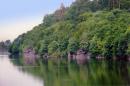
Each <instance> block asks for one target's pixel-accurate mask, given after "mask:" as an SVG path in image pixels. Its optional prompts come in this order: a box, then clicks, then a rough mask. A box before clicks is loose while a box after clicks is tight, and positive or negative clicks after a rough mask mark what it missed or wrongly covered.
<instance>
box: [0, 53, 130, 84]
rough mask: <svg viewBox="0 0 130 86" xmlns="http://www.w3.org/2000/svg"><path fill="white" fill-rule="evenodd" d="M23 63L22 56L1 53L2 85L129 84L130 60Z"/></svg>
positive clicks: (0, 77)
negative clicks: (14, 56)
mask: <svg viewBox="0 0 130 86" xmlns="http://www.w3.org/2000/svg"><path fill="white" fill-rule="evenodd" d="M36 63H37V64H36V65H28V64H25V63H24V60H23V59H22V58H21V57H16V58H11V59H10V58H9V57H8V55H0V86H97V85H99V86H104V85H108V86H111V85H114V86H115V85H120V86H124V85H130V63H129V62H123V61H121V62H115V61H114V62H113V61H90V62H88V63H87V64H86V65H77V64H76V63H70V64H68V63H66V62H60V63H55V62H52V61H48V62H44V61H41V60H39V61H37V62H36Z"/></svg>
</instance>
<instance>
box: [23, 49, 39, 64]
mask: <svg viewBox="0 0 130 86" xmlns="http://www.w3.org/2000/svg"><path fill="white" fill-rule="evenodd" d="M23 54H24V61H25V63H26V64H35V61H36V59H37V55H36V53H35V51H34V49H33V48H27V49H25V50H24V53H23Z"/></svg>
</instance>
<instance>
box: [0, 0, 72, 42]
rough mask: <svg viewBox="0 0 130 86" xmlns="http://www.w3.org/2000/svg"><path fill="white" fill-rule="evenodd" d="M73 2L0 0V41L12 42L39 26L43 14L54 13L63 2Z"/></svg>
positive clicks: (64, 0) (68, 2) (70, 0)
mask: <svg viewBox="0 0 130 86" xmlns="http://www.w3.org/2000/svg"><path fill="white" fill-rule="evenodd" d="M72 1H74V0H0V41H5V40H7V39H10V40H14V39H15V38H16V37H17V36H18V35H20V34H22V33H25V32H27V31H28V30H31V29H32V28H33V27H34V26H36V25H38V24H40V23H41V22H42V20H43V17H44V15H45V14H48V13H52V12H54V11H55V10H56V9H57V8H59V7H60V4H61V3H62V2H63V3H64V4H65V6H69V5H70V4H71V3H72Z"/></svg>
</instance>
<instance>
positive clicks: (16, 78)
mask: <svg viewBox="0 0 130 86" xmlns="http://www.w3.org/2000/svg"><path fill="white" fill-rule="evenodd" d="M0 86H43V80H42V79H40V78H38V77H36V76H32V75H30V74H29V73H27V72H23V71H20V70H19V67H17V66H15V65H13V64H12V62H11V60H10V59H9V58H8V55H0Z"/></svg>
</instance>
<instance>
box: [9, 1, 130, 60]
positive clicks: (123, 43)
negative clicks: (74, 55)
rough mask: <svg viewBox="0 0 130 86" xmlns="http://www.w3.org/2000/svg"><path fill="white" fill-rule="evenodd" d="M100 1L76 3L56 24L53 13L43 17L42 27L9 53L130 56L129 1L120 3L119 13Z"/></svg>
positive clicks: (13, 45)
mask: <svg viewBox="0 0 130 86" xmlns="http://www.w3.org/2000/svg"><path fill="white" fill-rule="evenodd" d="M102 1H104V2H101V1H100V2H97V0H93V1H89V0H76V1H75V2H74V3H73V4H72V5H71V6H70V7H68V8H67V9H66V10H65V12H64V15H62V17H63V19H61V20H58V21H57V16H54V15H55V13H54V14H50V15H47V16H45V17H44V20H43V23H42V24H40V25H38V26H36V27H34V29H33V30H31V31H29V32H27V33H26V34H24V35H22V36H20V37H18V38H17V39H16V40H15V41H14V43H13V44H12V46H11V52H14V53H16V52H22V51H24V49H25V48H27V47H33V48H35V50H36V52H37V53H38V54H40V55H44V54H45V53H49V54H50V55H56V56H60V57H61V56H66V55H67V53H68V52H76V51H77V50H78V49H83V50H85V51H87V52H90V53H91V54H92V55H93V56H97V55H100V56H104V57H106V58H112V57H121V56H126V55H129V54H130V13H129V12H128V11H126V10H128V8H129V6H130V4H129V1H128V0H122V1H121V9H117V8H118V7H116V6H115V5H114V6H115V7H114V9H112V10H108V9H109V8H110V7H109V5H108V2H107V1H108V0H102ZM127 2H128V3H127ZM125 4H127V5H125ZM126 6H127V7H126ZM104 9H105V10H104ZM106 9H107V10H106ZM122 9H123V10H122Z"/></svg>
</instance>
